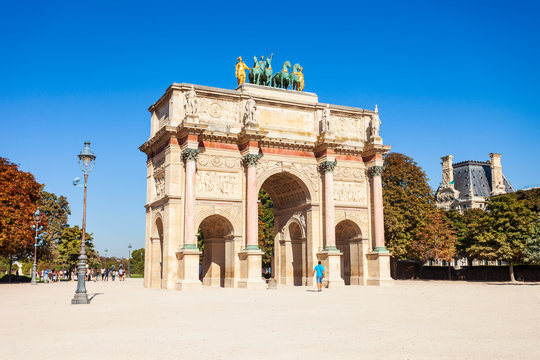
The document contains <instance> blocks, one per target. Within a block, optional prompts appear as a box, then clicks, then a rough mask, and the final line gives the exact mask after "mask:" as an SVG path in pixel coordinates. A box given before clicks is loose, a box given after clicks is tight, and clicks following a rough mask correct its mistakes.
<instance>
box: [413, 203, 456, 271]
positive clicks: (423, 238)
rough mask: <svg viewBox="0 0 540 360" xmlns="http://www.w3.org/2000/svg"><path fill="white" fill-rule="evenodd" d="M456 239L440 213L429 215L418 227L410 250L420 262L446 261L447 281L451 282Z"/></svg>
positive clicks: (447, 222)
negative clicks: (451, 264)
mask: <svg viewBox="0 0 540 360" xmlns="http://www.w3.org/2000/svg"><path fill="white" fill-rule="evenodd" d="M456 242H457V237H456V235H455V234H454V231H453V230H452V228H451V225H450V223H449V221H448V220H447V219H446V218H445V215H444V214H443V213H442V212H441V211H433V212H431V213H429V214H428V215H427V216H426V218H425V219H424V221H423V222H422V224H421V225H420V226H419V228H418V230H417V232H416V234H415V241H414V242H413V243H412V245H411V248H412V250H413V251H414V255H415V257H416V258H417V259H419V260H421V261H422V262H426V261H428V260H436V259H440V260H446V261H447V262H448V279H449V280H452V275H451V272H450V261H451V260H452V259H453V258H454V257H455V256H456V254H457V251H456Z"/></svg>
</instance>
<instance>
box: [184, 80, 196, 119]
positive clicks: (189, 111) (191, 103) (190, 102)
mask: <svg viewBox="0 0 540 360" xmlns="http://www.w3.org/2000/svg"><path fill="white" fill-rule="evenodd" d="M184 109H185V111H186V115H197V93H196V92H195V87H194V86H193V85H192V86H191V89H190V90H189V91H188V92H187V94H186V102H185V103H184Z"/></svg>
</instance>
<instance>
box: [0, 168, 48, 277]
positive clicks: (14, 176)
mask: <svg viewBox="0 0 540 360" xmlns="http://www.w3.org/2000/svg"><path fill="white" fill-rule="evenodd" d="M41 187H42V186H41V184H39V183H38V182H37V181H36V180H35V179H34V175H32V174H30V173H27V172H23V171H20V170H19V168H18V166H17V165H15V164H13V163H11V162H10V161H9V160H8V159H5V158H2V157H0V256H2V257H4V258H6V260H7V261H8V264H9V271H10V274H11V264H12V262H13V261H15V260H22V259H25V258H27V257H30V256H32V254H33V248H34V241H35V240H34V236H35V232H34V231H33V230H32V227H31V226H32V224H33V218H32V215H33V214H34V212H35V211H36V208H37V202H38V199H39V194H40V191H41ZM40 225H41V226H43V227H44V228H46V227H47V219H46V217H45V216H44V217H43V219H42V221H41V223H40Z"/></svg>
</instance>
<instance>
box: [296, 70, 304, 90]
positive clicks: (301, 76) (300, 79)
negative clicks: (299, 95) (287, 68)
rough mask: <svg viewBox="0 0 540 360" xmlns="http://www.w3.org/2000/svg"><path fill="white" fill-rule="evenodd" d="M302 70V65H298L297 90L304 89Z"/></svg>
mask: <svg viewBox="0 0 540 360" xmlns="http://www.w3.org/2000/svg"><path fill="white" fill-rule="evenodd" d="M302 71H304V68H303V67H300V70H298V72H297V75H298V82H299V83H300V86H299V87H298V91H304V74H302Z"/></svg>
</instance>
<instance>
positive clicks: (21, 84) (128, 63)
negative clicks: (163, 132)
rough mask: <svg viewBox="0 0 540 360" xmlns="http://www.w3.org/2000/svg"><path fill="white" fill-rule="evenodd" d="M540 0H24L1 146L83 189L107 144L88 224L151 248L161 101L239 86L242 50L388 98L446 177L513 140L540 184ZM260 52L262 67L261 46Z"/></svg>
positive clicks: (334, 92)
mask: <svg viewBox="0 0 540 360" xmlns="http://www.w3.org/2000/svg"><path fill="white" fill-rule="evenodd" d="M539 4H540V2H537V1H531V2H527V1H516V2H510V1H422V2H417V1H395V2H391V1H354V2H339V1H324V2H316V1H306V2H302V1H291V2H277V1H275V2H246V3H241V2H225V1H219V2H215V3H212V2H204V1H189V2H188V1H171V2H160V1H133V0H132V1H124V2H120V1H114V2H113V1H85V2H80V1H65V2H57V1H46V2H45V1H24V2H22V1H10V2H4V3H3V5H2V11H1V12H0V33H1V36H0V44H1V49H2V53H1V54H2V55H1V56H0V124H1V128H0V156H3V157H7V158H9V159H10V160H11V161H13V162H15V163H18V164H20V166H21V168H22V169H23V170H25V171H30V172H32V173H33V174H35V176H36V178H37V180H38V181H39V182H40V183H43V184H46V187H45V189H46V190H47V191H51V192H54V193H56V194H58V195H60V194H62V195H65V196H67V197H68V199H69V201H70V206H71V209H72V216H71V217H70V224H72V225H75V224H78V225H80V223H81V220H82V189H81V188H74V187H73V186H72V185H71V181H72V179H73V178H74V177H77V176H78V177H82V176H81V175H82V173H81V171H80V170H79V168H78V165H77V159H76V155H77V154H78V153H79V151H80V150H81V149H82V146H83V142H84V141H85V140H87V139H88V140H89V141H91V142H92V145H91V146H92V148H93V150H94V151H95V154H96V155H97V162H96V166H95V169H94V171H93V172H92V173H91V174H90V178H89V188H88V217H87V222H88V230H89V231H90V232H93V233H94V237H95V241H94V242H95V245H96V248H97V250H98V251H100V252H102V253H103V251H104V249H105V248H107V249H108V250H109V255H116V256H127V244H128V243H132V244H133V246H134V248H140V247H144V231H145V229H144V228H145V210H144V207H143V206H144V204H145V196H146V195H145V189H146V179H145V176H146V165H145V160H146V157H145V155H144V154H143V153H141V152H139V150H138V147H139V146H140V145H141V144H143V143H144V142H145V141H146V140H147V138H148V135H149V129H150V114H149V113H148V112H147V108H148V107H149V106H150V105H151V104H152V103H153V102H154V101H156V100H157V99H158V98H159V97H160V96H161V95H162V94H163V92H164V91H165V89H166V88H167V87H168V86H169V85H170V84H171V83H173V82H188V83H195V84H201V85H208V86H216V87H222V88H229V89H233V88H235V86H236V79H235V77H234V65H235V62H236V58H237V57H238V56H243V57H244V59H246V60H248V59H251V58H252V57H253V55H257V56H260V55H265V56H269V55H270V53H274V62H273V65H274V67H279V66H280V65H281V64H282V62H283V61H284V60H291V62H293V63H296V62H299V63H301V65H302V66H303V67H304V76H305V81H306V88H305V91H310V92H315V93H317V94H318V96H319V101H321V102H329V103H335V104H341V105H348V106H355V107H361V108H367V109H373V108H374V107H375V104H378V107H379V111H380V114H381V120H382V126H381V136H382V137H383V139H384V142H385V143H386V144H389V145H392V146H393V151H397V152H402V153H405V154H407V155H409V156H411V157H412V158H414V159H415V160H416V161H417V162H418V163H419V164H420V165H421V166H422V167H423V169H424V170H425V171H426V173H427V175H428V177H429V178H430V184H431V186H432V187H433V188H436V187H437V185H438V183H439V182H440V181H441V174H440V173H441V165H440V157H441V156H443V155H447V154H452V155H454V161H455V162H457V161H462V160H468V159H474V160H488V159H489V156H488V154H489V153H490V152H499V153H502V164H503V172H504V174H505V175H506V177H507V178H508V179H509V180H510V182H511V183H512V184H513V185H514V187H515V188H518V189H519V188H523V187H525V186H527V185H535V184H540V166H539V162H538V154H539V153H540V146H539V135H540V96H539V95H540V91H539V86H540V85H539V84H540V70H539V67H540V25H539V24H540V22H539V21H538V19H539V18H540V5H539ZM247 64H248V65H249V66H251V61H250V60H248V61H247Z"/></svg>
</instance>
